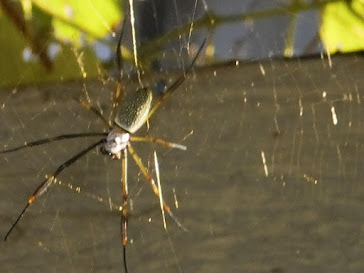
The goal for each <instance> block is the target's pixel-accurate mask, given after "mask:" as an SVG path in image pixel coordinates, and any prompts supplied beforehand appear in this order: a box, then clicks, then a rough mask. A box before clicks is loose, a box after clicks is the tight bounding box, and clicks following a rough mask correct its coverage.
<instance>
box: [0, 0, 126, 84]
mask: <svg viewBox="0 0 364 273" xmlns="http://www.w3.org/2000/svg"><path fill="white" fill-rule="evenodd" d="M121 7H122V0H103V1H98V0H87V1H80V0H52V1H51V2H50V1H48V0H22V1H12V0H0V47H1V48H0V58H1V60H2V62H0V87H1V86H2V87H4V86H14V85H17V84H22V85H26V84H29V83H36V82H42V83H44V82H51V81H55V80H58V81H59V80H60V79H62V80H71V79H79V78H82V77H85V76H86V75H87V76H88V77H96V76H97V75H98V73H99V72H98V63H99V61H98V58H97V56H96V53H95V52H94V50H92V49H91V47H90V44H91V43H95V42H99V43H104V44H107V45H111V43H110V42H109V41H108V38H107V37H108V36H110V34H112V33H113V31H114V29H115V28H116V26H117V25H118V24H119V23H120V21H121V20H122V16H123V14H122V9H121ZM3 60H6V61H3Z"/></svg>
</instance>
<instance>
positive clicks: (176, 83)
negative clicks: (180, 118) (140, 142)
mask: <svg viewBox="0 0 364 273" xmlns="http://www.w3.org/2000/svg"><path fill="white" fill-rule="evenodd" d="M205 43H206V38H205V39H204V40H203V42H202V44H201V46H200V48H199V49H198V51H197V53H196V55H195V57H194V58H193V60H192V62H191V64H190V65H189V67H188V68H187V70H186V71H185V73H183V75H182V76H180V77H179V78H178V79H177V80H175V81H174V82H173V83H172V84H171V85H170V86H169V87H168V88H167V90H166V91H165V92H164V93H163V95H162V96H161V97H160V98H159V100H158V101H157V102H156V103H155V104H154V106H153V108H152V109H151V110H150V111H149V114H148V117H147V119H149V118H150V117H151V116H152V115H153V114H154V112H155V111H156V110H157V109H158V108H159V107H160V106H161V104H162V103H163V102H164V101H165V100H166V98H167V97H168V96H169V95H170V94H171V93H172V92H173V91H174V90H176V89H177V88H178V87H179V86H180V85H181V84H182V83H183V82H184V80H185V79H186V77H187V76H188V74H190V73H191V71H192V68H193V66H194V65H195V63H196V60H197V58H198V56H199V55H200V53H201V51H202V48H203V47H204V45H205Z"/></svg>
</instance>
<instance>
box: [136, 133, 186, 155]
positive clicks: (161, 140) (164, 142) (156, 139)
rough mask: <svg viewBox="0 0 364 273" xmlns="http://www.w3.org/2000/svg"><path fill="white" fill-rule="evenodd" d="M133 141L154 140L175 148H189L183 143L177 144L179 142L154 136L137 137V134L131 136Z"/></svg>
mask: <svg viewBox="0 0 364 273" xmlns="http://www.w3.org/2000/svg"><path fill="white" fill-rule="evenodd" d="M130 140H131V141H140V142H153V143H158V144H161V145H163V146H166V147H169V148H175V149H180V150H183V151H185V150H187V147H186V146H184V145H181V144H177V143H172V142H169V141H165V140H163V139H159V138H154V137H137V136H131V137H130Z"/></svg>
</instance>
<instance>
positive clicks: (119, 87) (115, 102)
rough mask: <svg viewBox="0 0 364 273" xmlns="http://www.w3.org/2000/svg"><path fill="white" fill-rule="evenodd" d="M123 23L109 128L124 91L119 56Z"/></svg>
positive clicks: (117, 53) (124, 21)
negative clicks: (116, 81)
mask: <svg viewBox="0 0 364 273" xmlns="http://www.w3.org/2000/svg"><path fill="white" fill-rule="evenodd" d="M125 23H126V17H125V18H124V20H123V26H122V29H121V33H120V36H119V40H118V44H117V46H116V63H117V66H118V78H117V79H118V83H117V85H116V88H115V91H114V95H113V101H112V107H111V113H110V120H109V126H110V127H111V126H112V124H113V122H114V119H115V115H116V109H117V108H118V105H119V101H120V99H121V98H123V97H124V96H125V90H124V88H122V85H121V76H122V70H123V58H122V55H121V41H122V39H123V34H124V29H125Z"/></svg>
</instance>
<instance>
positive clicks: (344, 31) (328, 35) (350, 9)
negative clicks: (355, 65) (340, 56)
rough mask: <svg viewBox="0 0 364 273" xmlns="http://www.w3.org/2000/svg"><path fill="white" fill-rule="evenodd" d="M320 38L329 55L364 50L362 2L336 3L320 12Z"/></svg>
mask: <svg viewBox="0 0 364 273" xmlns="http://www.w3.org/2000/svg"><path fill="white" fill-rule="evenodd" d="M321 20H322V22H321V29H320V36H321V40H322V41H323V43H324V45H325V47H326V50H327V51H328V52H330V53H335V52H353V51H358V50H363V49H364V1H363V0H353V1H338V2H335V3H331V4H327V5H326V6H325V7H324V8H323V10H322V12H321Z"/></svg>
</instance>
